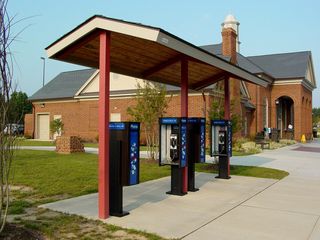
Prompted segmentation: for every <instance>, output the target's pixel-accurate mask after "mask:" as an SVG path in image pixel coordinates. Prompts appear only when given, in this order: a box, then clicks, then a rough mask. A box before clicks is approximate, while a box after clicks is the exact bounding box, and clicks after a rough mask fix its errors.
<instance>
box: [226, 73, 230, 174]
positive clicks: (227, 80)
mask: <svg viewBox="0 0 320 240" xmlns="http://www.w3.org/2000/svg"><path fill="white" fill-rule="evenodd" d="M224 119H226V120H231V113H230V79H229V77H226V78H225V79H224ZM227 165H228V176H230V157H227Z"/></svg>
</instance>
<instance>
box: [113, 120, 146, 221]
mask: <svg viewBox="0 0 320 240" xmlns="http://www.w3.org/2000/svg"><path fill="white" fill-rule="evenodd" d="M109 131H110V141H109V142H110V143H109V144H110V145H109V146H110V172H109V179H110V181H109V184H110V195H109V198H110V199H109V200H110V201H109V203H110V215H111V216H118V217H122V216H125V215H127V214H129V213H128V212H124V211H123V207H122V205H123V186H131V185H135V184H138V183H139V150H140V143H139V141H140V123H138V122H110V124H109Z"/></svg>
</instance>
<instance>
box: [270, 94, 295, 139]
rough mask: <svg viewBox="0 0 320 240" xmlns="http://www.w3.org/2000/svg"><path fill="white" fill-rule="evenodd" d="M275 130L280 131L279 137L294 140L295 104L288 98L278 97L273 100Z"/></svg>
mask: <svg viewBox="0 0 320 240" xmlns="http://www.w3.org/2000/svg"><path fill="white" fill-rule="evenodd" d="M275 104H276V115H275V117H276V128H277V129H278V130H280V137H281V138H285V139H294V128H295V117H294V114H295V109H294V108H295V103H294V100H293V99H292V98H291V97H289V96H280V97H278V98H277V99H276V100H275Z"/></svg>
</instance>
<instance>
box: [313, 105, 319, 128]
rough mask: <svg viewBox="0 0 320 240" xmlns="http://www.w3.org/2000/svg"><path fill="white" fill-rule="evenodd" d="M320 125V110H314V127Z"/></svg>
mask: <svg viewBox="0 0 320 240" xmlns="http://www.w3.org/2000/svg"><path fill="white" fill-rule="evenodd" d="M319 123H320V108H312V125H313V126H314V127H316V126H317V125H318V124H319Z"/></svg>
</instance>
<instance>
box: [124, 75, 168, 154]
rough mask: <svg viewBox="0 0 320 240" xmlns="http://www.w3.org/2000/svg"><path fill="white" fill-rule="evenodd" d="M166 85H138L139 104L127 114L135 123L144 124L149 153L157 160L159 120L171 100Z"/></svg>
mask: <svg viewBox="0 0 320 240" xmlns="http://www.w3.org/2000/svg"><path fill="white" fill-rule="evenodd" d="M166 95H167V91H166V89H165V86H164V85H160V84H156V83H150V82H149V81H143V84H140V83H138V84H137V96H136V100H137V104H136V106H134V107H128V109H127V112H128V114H129V115H131V116H132V117H133V119H134V121H137V122H141V123H142V129H143V131H144V133H145V136H146V143H147V152H148V156H149V158H151V159H153V160H155V159H156V157H157V153H158V149H157V147H158V145H159V137H158V131H159V129H158V119H159V118H160V117H162V116H163V115H164V113H165V110H166V108H167V107H168V103H169V101H170V100H171V98H167V97H166Z"/></svg>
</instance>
